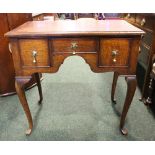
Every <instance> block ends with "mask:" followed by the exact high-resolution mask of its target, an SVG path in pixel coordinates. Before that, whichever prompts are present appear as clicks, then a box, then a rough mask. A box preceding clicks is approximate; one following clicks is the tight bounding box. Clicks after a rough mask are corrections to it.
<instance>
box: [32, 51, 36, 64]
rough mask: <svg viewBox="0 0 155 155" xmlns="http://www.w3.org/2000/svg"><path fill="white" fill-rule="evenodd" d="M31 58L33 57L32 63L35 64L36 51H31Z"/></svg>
mask: <svg viewBox="0 0 155 155" xmlns="http://www.w3.org/2000/svg"><path fill="white" fill-rule="evenodd" d="M32 57H33V63H34V64H35V63H36V62H37V59H36V57H37V51H32Z"/></svg>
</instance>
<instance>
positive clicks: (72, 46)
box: [71, 42, 78, 54]
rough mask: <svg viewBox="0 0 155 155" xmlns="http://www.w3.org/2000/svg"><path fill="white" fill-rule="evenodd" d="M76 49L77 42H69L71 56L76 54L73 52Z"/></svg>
mask: <svg viewBox="0 0 155 155" xmlns="http://www.w3.org/2000/svg"><path fill="white" fill-rule="evenodd" d="M77 48H78V44H77V42H71V49H72V50H73V54H76V52H75V50H76V49H77Z"/></svg>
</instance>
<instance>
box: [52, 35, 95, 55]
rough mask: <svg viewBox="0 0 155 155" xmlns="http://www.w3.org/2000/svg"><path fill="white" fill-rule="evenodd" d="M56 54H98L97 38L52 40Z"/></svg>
mask: <svg viewBox="0 0 155 155" xmlns="http://www.w3.org/2000/svg"><path fill="white" fill-rule="evenodd" d="M52 51H53V52H54V53H73V54H74V53H94V52H95V53H96V52H97V51H98V41H97V39H95V38H81V39H80V38H62V39H59V38H57V39H53V40H52Z"/></svg>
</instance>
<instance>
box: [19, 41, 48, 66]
mask: <svg viewBox="0 0 155 155" xmlns="http://www.w3.org/2000/svg"><path fill="white" fill-rule="evenodd" d="M19 48H20V56H21V62H22V66H23V67H44V66H50V61H49V51H48V40H47V39H20V40H19Z"/></svg>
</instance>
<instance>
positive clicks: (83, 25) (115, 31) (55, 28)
mask: <svg viewBox="0 0 155 155" xmlns="http://www.w3.org/2000/svg"><path fill="white" fill-rule="evenodd" d="M143 33H144V31H142V30H141V29H139V28H137V27H135V26H133V25H131V24H129V23H128V22H126V21H125V20H122V19H116V20H95V19H88V18H87V19H85V18H83V19H81V20H57V21H48V20H47V21H29V22H26V23H24V24H23V25H21V26H19V27H17V28H16V29H14V30H12V31H10V32H7V33H6V34H5V36H7V37H20V36H34V37H35V36H62V35H64V36H65V35H66V36H70V35H75V36H76V35H80V36H82V35H131V34H132V35H140V34H143Z"/></svg>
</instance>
